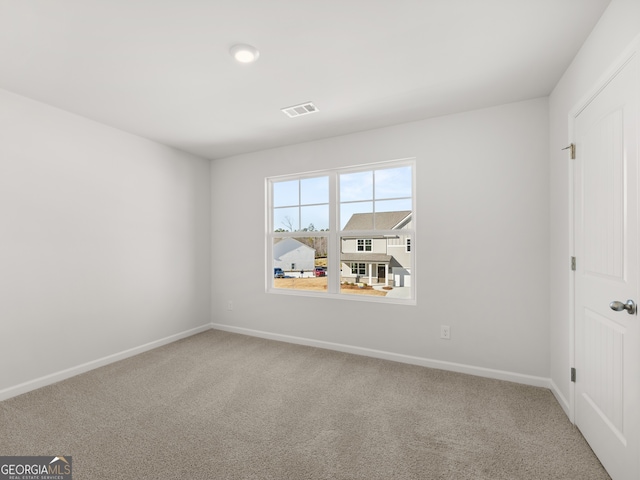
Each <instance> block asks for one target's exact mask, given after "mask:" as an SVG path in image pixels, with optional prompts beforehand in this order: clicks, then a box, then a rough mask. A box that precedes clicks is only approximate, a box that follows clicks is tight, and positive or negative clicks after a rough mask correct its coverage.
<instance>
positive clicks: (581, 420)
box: [574, 55, 640, 480]
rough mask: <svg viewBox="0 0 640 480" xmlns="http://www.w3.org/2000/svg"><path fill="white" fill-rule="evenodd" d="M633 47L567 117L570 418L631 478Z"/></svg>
mask: <svg viewBox="0 0 640 480" xmlns="http://www.w3.org/2000/svg"><path fill="white" fill-rule="evenodd" d="M636 57H637V55H633V56H632V57H631V59H630V60H629V61H628V62H627V64H626V65H625V66H624V67H623V68H622V69H621V70H619V71H618V73H617V74H615V76H614V77H613V78H612V79H611V81H610V82H609V83H608V84H607V85H606V86H605V87H604V88H603V89H602V90H600V92H599V93H598V94H597V95H596V96H595V97H594V98H593V99H592V100H591V101H590V102H589V103H588V105H587V106H586V107H585V108H584V109H583V110H582V111H581V112H580V113H579V114H578V115H577V116H576V117H575V121H574V134H575V144H576V159H575V169H574V172H575V177H574V178H575V184H574V194H575V197H574V208H575V212H574V219H575V225H574V232H575V255H576V259H577V262H576V263H577V268H576V273H575V288H576V290H575V302H576V304H575V368H576V383H575V397H574V398H575V421H576V425H577V426H578V428H579V429H580V431H581V432H582V433H583V435H584V437H585V438H586V439H587V441H588V442H589V444H590V445H591V447H592V449H593V451H594V452H595V453H596V455H597V456H598V458H599V459H600V461H601V462H602V464H603V465H604V467H605V468H606V469H607V471H608V472H609V474H610V475H611V477H612V478H613V480H624V479H630V480H631V479H633V480H638V479H640V461H639V457H640V421H639V419H640V415H639V413H640V320H639V317H638V315H637V314H636V313H635V312H633V309H632V308H629V307H628V306H626V305H624V304H625V303H626V302H627V301H628V300H631V301H632V302H636V303H637V302H638V301H639V297H638V267H639V265H638V140H639V135H638V128H639V127H640V125H639V124H638V105H639V102H638V91H639V89H640V76H639V75H638V71H639V70H638V59H637V58H636ZM614 301H618V302H621V303H619V304H618V305H617V307H618V308H622V307H623V306H625V307H626V308H627V309H623V310H621V311H614V310H613V309H612V308H611V307H610V303H611V302H614ZM615 306H616V305H614V307H615ZM629 310H631V312H630V311H629Z"/></svg>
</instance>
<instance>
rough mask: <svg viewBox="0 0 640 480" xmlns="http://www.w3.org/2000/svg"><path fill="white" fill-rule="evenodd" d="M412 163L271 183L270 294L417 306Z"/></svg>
mask: <svg viewBox="0 0 640 480" xmlns="http://www.w3.org/2000/svg"><path fill="white" fill-rule="evenodd" d="M414 170H415V162H414V160H412V159H411V160H398V161H393V162H384V163H379V164H370V165H363V166H359V167H351V168H345V169H336V170H330V171H323V172H314V173H309V174H298V175H289V176H285V177H272V178H268V179H267V193H268V194H267V198H268V202H267V218H268V228H267V232H268V233H267V256H268V258H267V266H268V272H267V290H268V291H270V292H276V293H293V294H312V295H340V296H344V295H350V296H352V297H351V298H355V297H357V298H358V299H363V300H364V299H374V298H375V299H376V301H386V300H393V301H398V302H401V303H404V302H410V303H411V302H413V301H414V300H415V293H414V292H415V289H414V288H415V287H414V283H415V282H414V281H413V278H415V259H414V257H415V255H414V251H415V192H414V190H415V188H414V177H415V175H414Z"/></svg>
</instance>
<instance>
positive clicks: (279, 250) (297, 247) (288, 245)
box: [273, 238, 316, 272]
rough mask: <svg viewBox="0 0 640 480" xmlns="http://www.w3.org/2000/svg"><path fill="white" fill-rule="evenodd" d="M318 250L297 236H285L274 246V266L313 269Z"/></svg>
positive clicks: (286, 269) (287, 269)
mask: <svg viewBox="0 0 640 480" xmlns="http://www.w3.org/2000/svg"><path fill="white" fill-rule="evenodd" d="M315 258H316V251H315V250H314V249H313V248H311V247H309V246H308V245H305V244H304V243H302V242H299V241H298V240H296V239H295V238H284V239H282V240H280V241H279V242H278V243H276V244H275V245H274V246H273V266H274V267H280V268H281V269H282V270H284V271H285V272H286V271H294V272H295V271H300V270H307V271H308V270H313V268H314V267H315Z"/></svg>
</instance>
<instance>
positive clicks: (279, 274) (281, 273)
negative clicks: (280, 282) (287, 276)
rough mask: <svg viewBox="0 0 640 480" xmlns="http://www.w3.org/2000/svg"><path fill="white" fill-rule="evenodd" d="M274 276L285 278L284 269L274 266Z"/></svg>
mask: <svg viewBox="0 0 640 480" xmlns="http://www.w3.org/2000/svg"><path fill="white" fill-rule="evenodd" d="M273 276H274V277H275V278H284V271H283V270H282V269H281V268H279V267H274V269H273Z"/></svg>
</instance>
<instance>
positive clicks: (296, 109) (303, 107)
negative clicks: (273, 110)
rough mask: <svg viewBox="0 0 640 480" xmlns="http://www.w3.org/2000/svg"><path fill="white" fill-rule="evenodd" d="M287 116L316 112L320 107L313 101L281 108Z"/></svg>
mask: <svg viewBox="0 0 640 480" xmlns="http://www.w3.org/2000/svg"><path fill="white" fill-rule="evenodd" d="M281 110H282V111H283V112H284V113H285V114H286V115H287V116H289V117H291V118H293V117H299V116H300V115H309V114H310V113H316V112H317V111H318V107H316V106H315V105H314V104H313V103H311V102H307V103H301V104H300V105H294V106H293V107H287V108H282V109H281Z"/></svg>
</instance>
